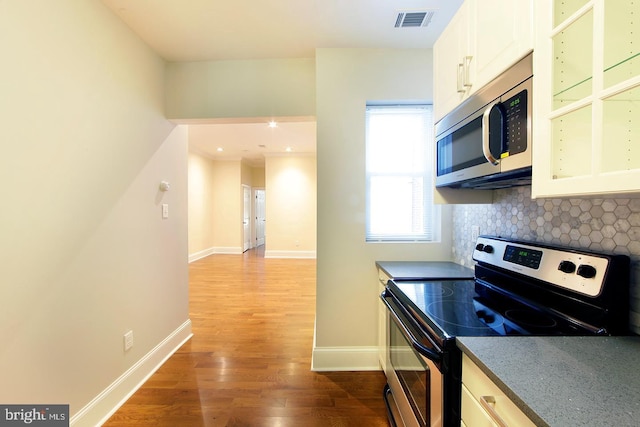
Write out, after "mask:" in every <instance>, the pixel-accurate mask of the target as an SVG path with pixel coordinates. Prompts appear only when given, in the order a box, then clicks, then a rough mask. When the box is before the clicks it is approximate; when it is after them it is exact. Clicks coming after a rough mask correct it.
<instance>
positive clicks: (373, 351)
mask: <svg viewBox="0 0 640 427" xmlns="http://www.w3.org/2000/svg"><path fill="white" fill-rule="evenodd" d="M311 370H312V371H316V372H323V371H325V372H326V371H379V370H380V362H379V360H378V347H377V346H374V347H314V348H313V354H312V356H311Z"/></svg>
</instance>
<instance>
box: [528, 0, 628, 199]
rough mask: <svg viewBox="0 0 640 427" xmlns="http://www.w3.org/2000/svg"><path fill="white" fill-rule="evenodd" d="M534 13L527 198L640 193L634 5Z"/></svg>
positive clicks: (611, 0) (542, 6)
mask: <svg viewBox="0 0 640 427" xmlns="http://www.w3.org/2000/svg"><path fill="white" fill-rule="evenodd" d="M535 8H536V10H535V17H536V22H537V26H536V40H535V48H534V96H535V98H534V115H533V126H534V128H533V130H534V132H533V145H534V146H533V155H534V160H533V184H532V195H533V197H562V196H590V195H591V196H595V195H606V194H626V193H640V56H638V55H639V54H640V0H633V1H620V0H591V1H587V0H542V1H536V2H535Z"/></svg>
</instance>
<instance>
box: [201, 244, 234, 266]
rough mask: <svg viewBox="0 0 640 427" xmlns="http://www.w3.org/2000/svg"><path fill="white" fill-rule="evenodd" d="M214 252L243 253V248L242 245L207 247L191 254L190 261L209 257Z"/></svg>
mask: <svg viewBox="0 0 640 427" xmlns="http://www.w3.org/2000/svg"><path fill="white" fill-rule="evenodd" d="M213 254H230V255H241V254H242V248H241V247H240V246H228V247H227V246H216V247H212V248H207V249H204V250H201V251H198V252H195V253H192V254H189V263H192V262H194V261H197V260H199V259H202V258H205V257H208V256H209V255H213Z"/></svg>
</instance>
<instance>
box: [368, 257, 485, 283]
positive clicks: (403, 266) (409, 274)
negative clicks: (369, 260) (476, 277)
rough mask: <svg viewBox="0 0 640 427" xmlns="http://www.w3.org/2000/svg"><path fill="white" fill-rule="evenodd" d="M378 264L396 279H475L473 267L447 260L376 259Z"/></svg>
mask: <svg viewBox="0 0 640 427" xmlns="http://www.w3.org/2000/svg"><path fill="white" fill-rule="evenodd" d="M376 266H377V267H378V268H380V269H381V270H382V271H384V272H385V273H386V274H387V275H388V276H389V277H391V278H392V279H396V280H421V279H429V280H439V279H473V269H471V268H468V267H465V266H462V265H460V264H456V263H454V262H447V261H376Z"/></svg>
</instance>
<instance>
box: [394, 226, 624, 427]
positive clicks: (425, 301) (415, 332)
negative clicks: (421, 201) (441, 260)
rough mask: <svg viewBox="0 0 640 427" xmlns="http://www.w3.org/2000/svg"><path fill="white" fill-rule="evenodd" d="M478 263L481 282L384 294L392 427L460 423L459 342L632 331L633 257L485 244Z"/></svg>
mask: <svg viewBox="0 0 640 427" xmlns="http://www.w3.org/2000/svg"><path fill="white" fill-rule="evenodd" d="M473 259H474V260H475V262H476V265H475V279H473V280H435V281H428V280H419V281H413V280H412V281H398V280H390V281H389V282H388V284H387V286H386V288H385V291H384V292H383V293H382V295H381V298H382V300H383V302H384V303H385V305H386V306H387V308H388V310H389V321H388V325H387V326H388V328H387V358H388V365H389V366H388V367H387V369H385V374H386V376H387V382H388V384H387V387H385V399H386V400H387V406H388V408H389V418H390V422H391V424H392V425H405V426H430V427H431V426H459V425H460V396H461V374H462V372H461V371H462V367H461V352H460V350H459V349H458V348H457V347H456V343H455V338H456V337H459V336H460V337H462V336H511V335H625V334H627V333H628V301H629V298H628V295H629V264H630V262H629V261H630V260H629V257H627V256H625V255H606V254H601V253H595V252H587V251H583V250H577V249H570V248H564V247H557V246H550V245H544V244H539V243H534V242H525V241H517V240H509V239H503V238H499V237H489V236H481V237H479V238H478V241H477V244H476V247H475V250H474V253H473Z"/></svg>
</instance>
